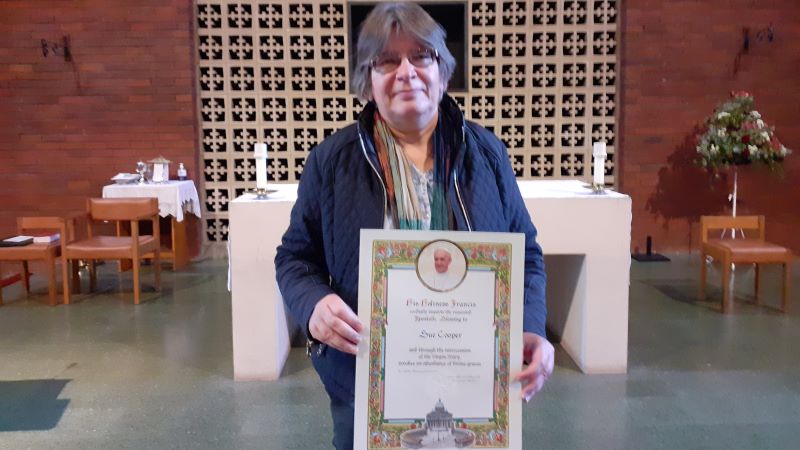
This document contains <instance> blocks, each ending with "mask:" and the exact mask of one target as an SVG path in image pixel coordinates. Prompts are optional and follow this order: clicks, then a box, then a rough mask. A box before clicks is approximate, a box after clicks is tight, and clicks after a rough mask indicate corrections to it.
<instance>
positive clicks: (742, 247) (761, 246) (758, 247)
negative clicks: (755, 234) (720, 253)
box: [706, 239, 791, 258]
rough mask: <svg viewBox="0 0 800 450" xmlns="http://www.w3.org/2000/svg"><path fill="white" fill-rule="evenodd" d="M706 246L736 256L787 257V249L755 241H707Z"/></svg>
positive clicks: (788, 253)
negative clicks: (720, 249)
mask: <svg viewBox="0 0 800 450" xmlns="http://www.w3.org/2000/svg"><path fill="white" fill-rule="evenodd" d="M706 245H709V246H714V247H717V248H722V249H725V250H727V251H729V252H731V254H732V255H737V256H742V257H745V256H756V255H763V256H770V257H787V258H788V257H789V255H790V254H791V253H790V252H789V249H787V248H785V247H781V246H780V245H775V244H770V243H769V242H764V241H760V240H757V239H709V240H708V241H707V242H706Z"/></svg>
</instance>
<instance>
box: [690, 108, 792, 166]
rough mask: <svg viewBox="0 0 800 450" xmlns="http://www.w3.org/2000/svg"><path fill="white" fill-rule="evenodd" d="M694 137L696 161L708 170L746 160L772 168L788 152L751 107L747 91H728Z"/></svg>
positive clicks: (770, 128)
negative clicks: (727, 98) (703, 128)
mask: <svg viewBox="0 0 800 450" xmlns="http://www.w3.org/2000/svg"><path fill="white" fill-rule="evenodd" d="M698 138H699V143H698V144H697V153H698V159H697V160H696V162H697V163H698V164H699V165H701V166H703V167H706V168H709V169H716V168H718V167H720V166H723V167H724V166H728V165H739V164H750V163H763V164H766V165H768V166H769V167H770V168H774V167H775V166H776V165H777V164H778V163H780V162H781V161H783V159H784V158H785V157H786V155H788V154H790V153H791V150H789V149H787V148H786V147H785V146H784V145H783V144H781V142H780V141H779V140H778V137H777V136H775V129H774V128H773V127H770V126H767V124H766V123H764V121H763V120H762V119H761V114H759V113H758V111H756V110H754V109H753V96H752V95H750V94H749V93H747V92H731V99H730V100H728V101H726V102H725V103H723V104H721V105H719V106H718V107H717V109H716V110H715V111H714V114H713V115H711V117H709V118H708V119H707V120H706V124H705V132H704V133H703V134H701V135H699V136H698Z"/></svg>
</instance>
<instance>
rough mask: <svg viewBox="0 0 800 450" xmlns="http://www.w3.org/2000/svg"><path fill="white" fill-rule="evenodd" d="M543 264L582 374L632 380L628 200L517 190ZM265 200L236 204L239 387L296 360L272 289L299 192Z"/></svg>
mask: <svg viewBox="0 0 800 450" xmlns="http://www.w3.org/2000/svg"><path fill="white" fill-rule="evenodd" d="M519 186H520V191H521V192H522V196H523V198H524V200H525V205H526V206H527V208H528V211H530V213H531V217H532V219H533V223H534V224H535V225H536V227H537V229H538V232H539V236H538V242H539V244H540V245H541V246H542V250H543V252H544V255H545V264H546V270H547V277H548V280H547V309H548V315H547V327H548V330H549V332H550V333H552V334H553V335H554V336H555V339H554V340H556V341H559V342H560V344H561V346H562V347H563V348H564V350H565V351H566V352H567V353H568V354H569V355H570V357H571V358H572V359H573V360H574V361H575V363H576V364H577V366H578V367H579V368H580V370H581V371H583V372H584V373H589V374H593V373H625V372H626V371H627V367H628V286H629V280H630V236H631V199H630V197H629V196H627V195H624V194H620V193H617V192H614V191H606V193H605V194H602V195H595V194H593V193H592V192H591V190H589V189H587V188H586V187H584V183H582V182H580V181H574V180H554V181H520V182H519ZM270 189H274V190H275V191H276V192H274V193H272V194H270V196H269V198H267V199H257V198H256V196H255V195H253V194H245V195H242V196H240V197H238V198H236V199H235V200H234V201H233V202H231V204H230V234H229V236H230V266H229V268H230V273H229V277H230V278H229V281H230V287H231V293H232V302H233V305H232V311H233V313H232V320H233V368H234V378H235V379H236V380H274V379H277V378H278V377H279V376H280V373H281V370H282V369H283V365H284V363H285V361H286V357H287V356H288V353H289V345H290V342H289V341H290V339H289V335H290V331H291V330H290V326H288V325H287V318H286V312H285V309H284V305H283V300H282V298H281V296H280V292H279V290H278V287H277V282H276V280H275V266H274V259H275V250H276V248H277V246H278V245H279V244H280V240H281V237H282V236H283V233H284V231H285V230H286V228H287V226H288V224H289V215H290V212H291V208H292V206H293V205H294V202H295V200H296V199H297V185H296V184H284V185H270Z"/></svg>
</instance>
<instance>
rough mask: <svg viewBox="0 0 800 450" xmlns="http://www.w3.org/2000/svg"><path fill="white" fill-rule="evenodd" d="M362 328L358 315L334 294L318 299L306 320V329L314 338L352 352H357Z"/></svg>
mask: <svg viewBox="0 0 800 450" xmlns="http://www.w3.org/2000/svg"><path fill="white" fill-rule="evenodd" d="M362 329H363V326H362V324H361V321H360V320H358V316H356V314H355V313H354V312H353V310H352V309H350V307H349V306H347V304H346V303H345V302H344V300H342V299H341V298H340V297H339V296H338V295H335V294H330V295H326V296H325V297H324V298H323V299H322V300H320V301H319V303H317V306H315V307H314V312H313V313H311V319H310V320H309V321H308V330H309V332H310V333H311V335H312V336H313V337H314V339H316V340H318V341H320V342H322V343H324V344H327V345H329V346H331V347H333V348H335V349H337V350H340V351H343V352H346V353H352V354H356V353H357V352H358V342H359V341H360V340H361V336H360V335H359V331H360V330H362Z"/></svg>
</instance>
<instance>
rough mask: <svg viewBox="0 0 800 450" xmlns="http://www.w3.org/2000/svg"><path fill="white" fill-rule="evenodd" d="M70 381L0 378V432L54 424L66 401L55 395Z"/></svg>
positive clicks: (26, 429)
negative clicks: (6, 379) (7, 379)
mask: <svg viewBox="0 0 800 450" xmlns="http://www.w3.org/2000/svg"><path fill="white" fill-rule="evenodd" d="M70 381H72V380H56V379H49V380H18V381H0V432H2V431H36V430H52V429H53V428H55V427H56V425H58V422H59V421H60V420H61V416H63V415H64V411H65V410H66V409H67V405H68V404H69V400H61V399H59V398H58V395H59V394H60V393H61V391H62V390H63V389H64V386H66V385H67V383H69V382H70Z"/></svg>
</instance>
